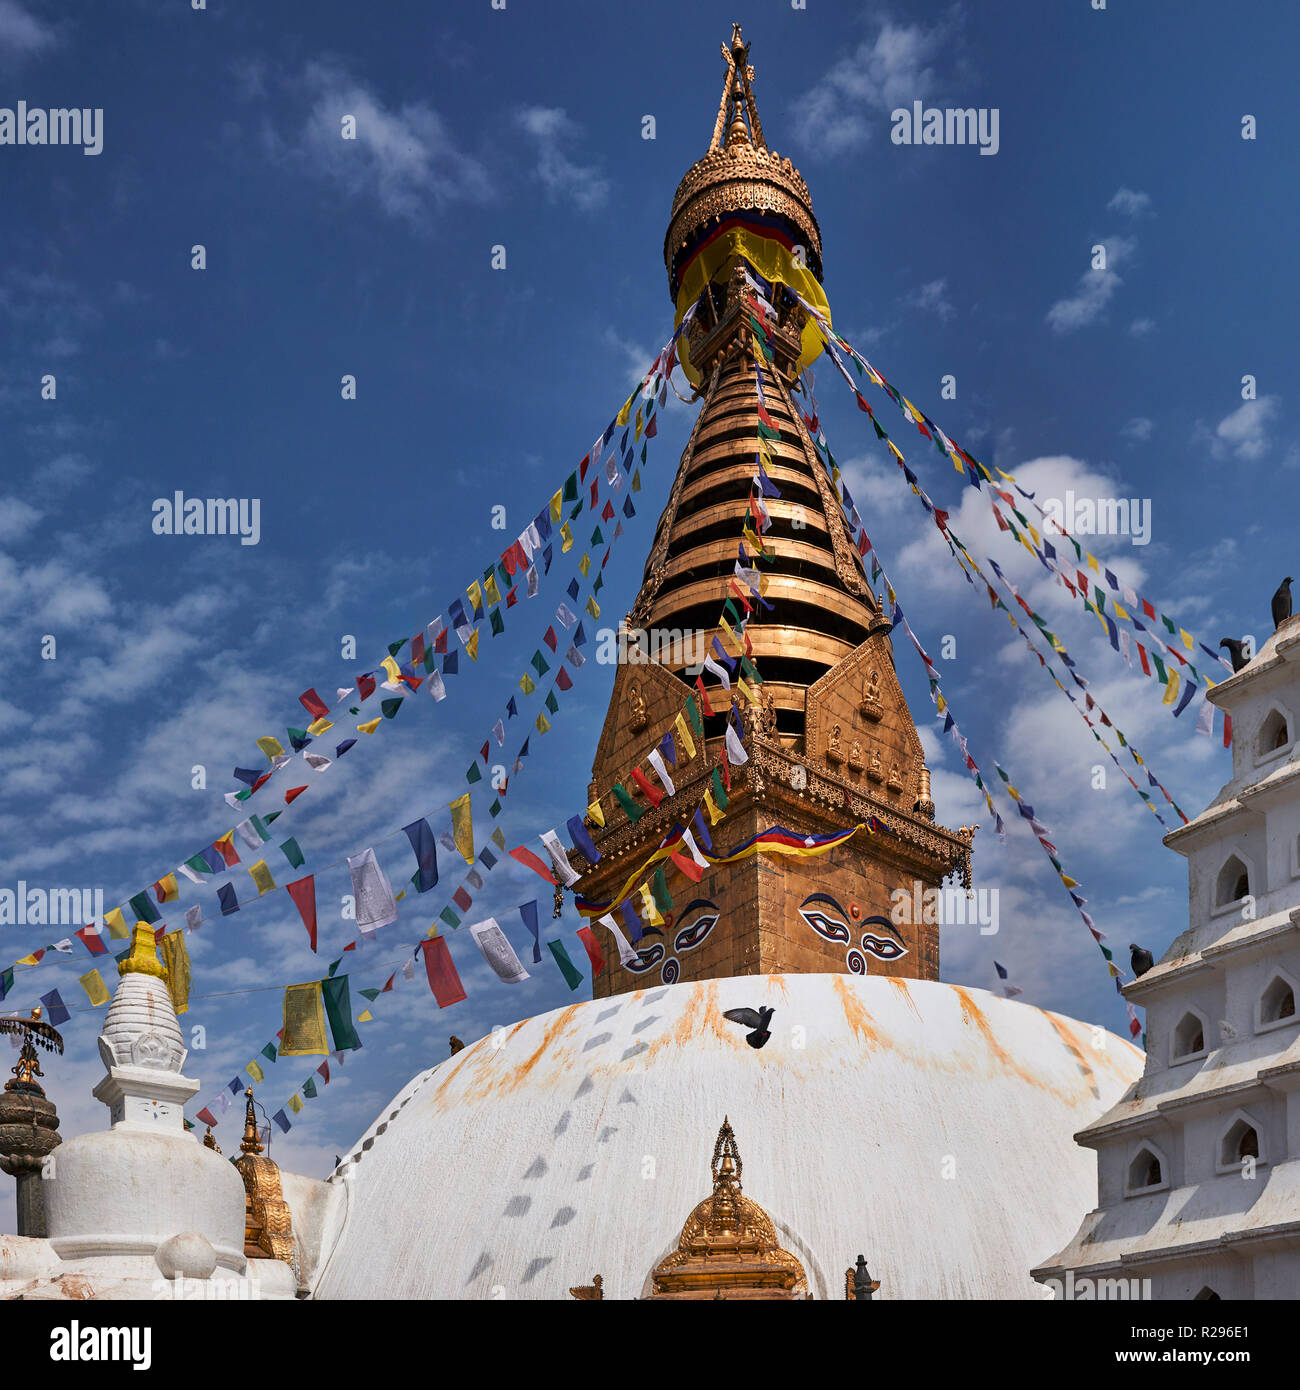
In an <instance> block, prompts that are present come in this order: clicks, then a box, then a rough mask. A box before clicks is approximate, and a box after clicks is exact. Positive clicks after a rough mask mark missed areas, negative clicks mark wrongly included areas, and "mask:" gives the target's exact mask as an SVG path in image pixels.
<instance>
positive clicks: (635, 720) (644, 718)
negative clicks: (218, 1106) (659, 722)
mask: <svg viewBox="0 0 1300 1390" xmlns="http://www.w3.org/2000/svg"><path fill="white" fill-rule="evenodd" d="M628 703H629V705H630V706H631V714H630V715H629V716H628V721H627V722H628V728H629V729H631V731H632V732H633V733H634V734H639V733H640V732H641V730H642V729H644V728H645V726H646V725H647V724H648V723H649V722H650V715H649V713H648V712H647V710H646V704H645V697H644V696H643V695H642V694H641V687H640V686H639V685H638V684H637V683H636V681H633V682H632V686H631V689H630V690H629V691H628Z"/></svg>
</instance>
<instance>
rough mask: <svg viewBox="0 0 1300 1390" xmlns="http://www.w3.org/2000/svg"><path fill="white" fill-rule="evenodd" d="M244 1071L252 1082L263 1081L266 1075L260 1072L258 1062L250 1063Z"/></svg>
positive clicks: (260, 1067)
mask: <svg viewBox="0 0 1300 1390" xmlns="http://www.w3.org/2000/svg"><path fill="white" fill-rule="evenodd" d="M244 1070H245V1071H246V1072H247V1073H248V1074H249V1076H251V1077H252V1078H253V1080H254V1081H259V1082H260V1081H265V1080H266V1073H265V1072H264V1071H263V1070H262V1064H261V1063H260V1062H250V1063H249V1064H248V1065H247V1066H246V1067H245V1068H244Z"/></svg>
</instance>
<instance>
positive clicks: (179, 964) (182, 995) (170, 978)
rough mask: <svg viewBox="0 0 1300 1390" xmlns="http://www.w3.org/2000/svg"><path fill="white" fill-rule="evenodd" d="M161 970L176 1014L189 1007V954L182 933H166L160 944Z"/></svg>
mask: <svg viewBox="0 0 1300 1390" xmlns="http://www.w3.org/2000/svg"><path fill="white" fill-rule="evenodd" d="M160 945H161V947H162V963H163V969H164V970H165V971H166V972H167V988H168V989H169V990H171V995H172V1006H173V1007H174V1008H175V1010H176V1012H177V1013H178V1014H183V1013H185V1012H186V1011H187V1010H188V1009H189V1007H190V953H189V949H188V947H187V946H186V945H185V933H184V932H183V931H171V932H168V933H167V934H166V935H165V936H164V937H163V939H162V941H161V942H160Z"/></svg>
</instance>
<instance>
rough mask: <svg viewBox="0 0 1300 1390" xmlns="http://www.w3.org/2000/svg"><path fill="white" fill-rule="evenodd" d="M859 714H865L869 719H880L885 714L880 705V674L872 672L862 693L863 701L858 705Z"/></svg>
mask: <svg viewBox="0 0 1300 1390" xmlns="http://www.w3.org/2000/svg"><path fill="white" fill-rule="evenodd" d="M858 712H859V713H860V714H865V715H866V717H867V718H868V719H879V718H880V717H881V715H882V714H883V713H884V709H883V707H882V706H881V703H880V672H879V671H872V673H871V675H870V676H868V677H867V684H866V686H865V687H864V689H863V691H862V699H861V701H860V702H859V704H858Z"/></svg>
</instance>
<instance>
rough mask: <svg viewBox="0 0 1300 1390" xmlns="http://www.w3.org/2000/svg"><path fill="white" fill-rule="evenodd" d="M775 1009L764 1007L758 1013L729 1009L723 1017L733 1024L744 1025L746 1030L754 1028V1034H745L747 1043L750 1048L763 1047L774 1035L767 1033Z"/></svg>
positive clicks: (751, 1010) (749, 1010)
mask: <svg viewBox="0 0 1300 1390" xmlns="http://www.w3.org/2000/svg"><path fill="white" fill-rule="evenodd" d="M775 1012H776V1010H775V1009H769V1008H767V1007H766V1006H764V1007H763V1008H761V1009H758V1010H757V1011H756V1010H754V1009H728V1010H727V1011H726V1012H725V1013H724V1014H723V1015H722V1016H723V1018H729V1019H730V1020H731V1021H732V1023H740V1024H743V1025H744V1026H745V1027H746V1028H752V1029H753V1030H754V1031H753V1032H752V1033H746V1034H745V1041H746V1042H747V1043H748V1044H749V1045H750V1047H755V1048H757V1047H762V1046H763V1044H764V1043H765V1042H766V1041H767V1040H768V1038H770V1037H771V1036H772V1035H771V1033H769V1032H768V1031H767V1025H768V1022H769V1021H770V1020H771V1017H772V1015H773V1014H774V1013H775Z"/></svg>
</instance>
